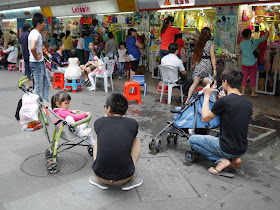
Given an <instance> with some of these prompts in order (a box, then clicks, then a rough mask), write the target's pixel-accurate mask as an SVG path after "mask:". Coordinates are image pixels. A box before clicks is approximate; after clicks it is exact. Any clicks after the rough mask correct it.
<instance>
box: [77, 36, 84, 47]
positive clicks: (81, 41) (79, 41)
mask: <svg viewBox="0 0 280 210" xmlns="http://www.w3.org/2000/svg"><path fill="white" fill-rule="evenodd" d="M84 42H85V40H84V38H82V37H80V38H79V39H78V44H77V49H79V50H82V49H85V44H84Z"/></svg>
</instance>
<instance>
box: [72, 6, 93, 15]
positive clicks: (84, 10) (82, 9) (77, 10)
mask: <svg viewBox="0 0 280 210" xmlns="http://www.w3.org/2000/svg"><path fill="white" fill-rule="evenodd" d="M72 12H73V14H76V13H88V12H90V8H89V7H88V6H87V5H85V6H83V7H79V6H78V7H76V8H75V7H72Z"/></svg>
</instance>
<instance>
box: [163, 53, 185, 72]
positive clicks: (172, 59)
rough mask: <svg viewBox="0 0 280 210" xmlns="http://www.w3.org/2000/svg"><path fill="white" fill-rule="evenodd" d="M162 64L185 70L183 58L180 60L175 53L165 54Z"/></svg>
mask: <svg viewBox="0 0 280 210" xmlns="http://www.w3.org/2000/svg"><path fill="white" fill-rule="evenodd" d="M161 65H163V66H169V67H171V68H173V69H174V70H179V71H185V67H184V65H183V62H182V60H180V59H179V58H178V56H177V55H175V54H173V53H169V54H168V55H166V56H164V57H163V58H162V59H161Z"/></svg>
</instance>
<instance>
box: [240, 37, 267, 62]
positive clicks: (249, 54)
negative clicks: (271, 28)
mask: <svg viewBox="0 0 280 210" xmlns="http://www.w3.org/2000/svg"><path fill="white" fill-rule="evenodd" d="M265 40H266V37H262V38H260V39H249V40H244V41H242V42H241V43H240V50H241V52H242V65H244V66H253V65H254V64H255V63H256V62H257V61H258V59H257V58H256V57H255V56H254V54H253V52H254V50H255V49H257V47H258V46H259V44H260V43H262V42H263V41H265ZM252 42H253V43H252Z"/></svg>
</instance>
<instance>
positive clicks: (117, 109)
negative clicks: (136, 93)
mask: <svg viewBox="0 0 280 210" xmlns="http://www.w3.org/2000/svg"><path fill="white" fill-rule="evenodd" d="M106 106H107V107H108V106H110V107H111V113H112V114H120V115H124V114H125V113H126V111H127V109H128V102H127V99H126V97H124V95H122V94H120V93H112V94H111V95H110V96H108V98H107V100H106Z"/></svg>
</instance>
